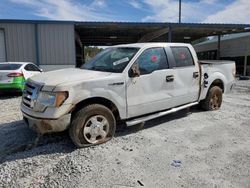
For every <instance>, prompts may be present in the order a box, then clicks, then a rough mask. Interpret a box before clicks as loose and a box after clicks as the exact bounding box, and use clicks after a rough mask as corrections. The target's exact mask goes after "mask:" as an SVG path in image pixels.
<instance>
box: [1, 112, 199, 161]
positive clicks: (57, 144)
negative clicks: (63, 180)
mask: <svg viewBox="0 0 250 188" xmlns="http://www.w3.org/2000/svg"><path fill="white" fill-rule="evenodd" d="M196 112H198V113H200V112H202V111H200V110H199V109H198V108H197V107H193V108H191V109H185V110H182V111H179V112H176V113H173V114H169V115H166V116H163V117H160V118H156V119H153V120H150V121H147V122H146V123H145V125H144V127H141V126H137V125H135V126H131V127H126V126H125V125H118V127H117V131H116V137H121V136H125V135H128V134H133V133H136V132H137V131H139V130H143V129H148V128H151V127H153V126H157V125H160V124H162V123H165V122H171V121H173V120H176V119H180V118H185V117H186V116H188V115H189V114H191V113H196ZM36 138H37V134H36V133H35V132H33V131H32V130H30V129H29V128H28V127H27V126H26V125H25V124H24V123H23V121H13V122H11V123H5V124H0V143H1V145H0V163H3V162H6V161H13V160H18V159H25V158H30V157H33V156H39V155H47V154H57V153H70V152H72V151H74V150H75V149H76V147H75V146H74V144H73V143H72V142H71V140H70V138H69V136H68V132H67V131H65V132H61V133H53V134H46V135H43V136H42V137H41V138H40V139H39V141H38V142H37V143H36V144H35V145H34V142H35V140H36Z"/></svg>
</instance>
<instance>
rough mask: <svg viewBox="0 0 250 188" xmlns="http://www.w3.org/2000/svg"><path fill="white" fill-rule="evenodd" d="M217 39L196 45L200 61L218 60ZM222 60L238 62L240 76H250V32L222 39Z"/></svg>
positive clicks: (237, 68) (237, 69)
mask: <svg viewBox="0 0 250 188" xmlns="http://www.w3.org/2000/svg"><path fill="white" fill-rule="evenodd" d="M217 40H218V39H217V37H215V38H213V39H211V40H207V41H204V42H201V43H199V44H196V45H194V48H195V50H196V52H197V54H198V57H199V59H217V53H218V49H217ZM220 59H223V60H233V61H235V62H236V72H237V74H238V75H244V76H246V75H247V76H250V32H246V33H238V34H231V35H225V36H223V37H221V45H220Z"/></svg>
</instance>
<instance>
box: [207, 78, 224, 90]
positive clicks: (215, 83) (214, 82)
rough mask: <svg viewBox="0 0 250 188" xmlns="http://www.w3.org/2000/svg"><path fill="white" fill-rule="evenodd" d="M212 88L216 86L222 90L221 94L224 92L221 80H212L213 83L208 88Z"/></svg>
mask: <svg viewBox="0 0 250 188" xmlns="http://www.w3.org/2000/svg"><path fill="white" fill-rule="evenodd" d="M213 86H218V87H219V88H221V89H222V92H224V84H223V81H222V80H220V79H216V80H214V81H213V83H212V84H211V86H210V88H211V87H213Z"/></svg>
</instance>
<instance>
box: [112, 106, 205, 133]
mask: <svg viewBox="0 0 250 188" xmlns="http://www.w3.org/2000/svg"><path fill="white" fill-rule="evenodd" d="M202 112H204V111H203V110H201V109H199V107H198V106H193V107H191V108H187V109H184V110H181V111H178V112H175V113H172V114H168V115H165V116H162V117H159V118H156V119H152V120H149V121H147V122H145V124H144V126H141V125H140V124H139V125H134V126H131V127H126V125H122V126H121V127H118V129H117V133H116V137H119V136H125V135H128V134H133V133H136V132H137V131H140V130H143V129H149V128H151V127H154V126H157V125H160V124H162V123H166V122H171V121H173V120H176V119H181V118H185V117H187V116H188V115H189V114H192V113H202Z"/></svg>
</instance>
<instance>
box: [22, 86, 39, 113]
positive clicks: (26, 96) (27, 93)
mask: <svg viewBox="0 0 250 188" xmlns="http://www.w3.org/2000/svg"><path fill="white" fill-rule="evenodd" d="M41 87H42V86H41V85H38V84H35V83H33V82H26V83H25V87H24V91H23V97H22V102H23V104H24V105H25V106H27V107H28V108H33V107H34V104H35V102H36V99H37V97H38V92H39V91H40V89H41Z"/></svg>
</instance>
